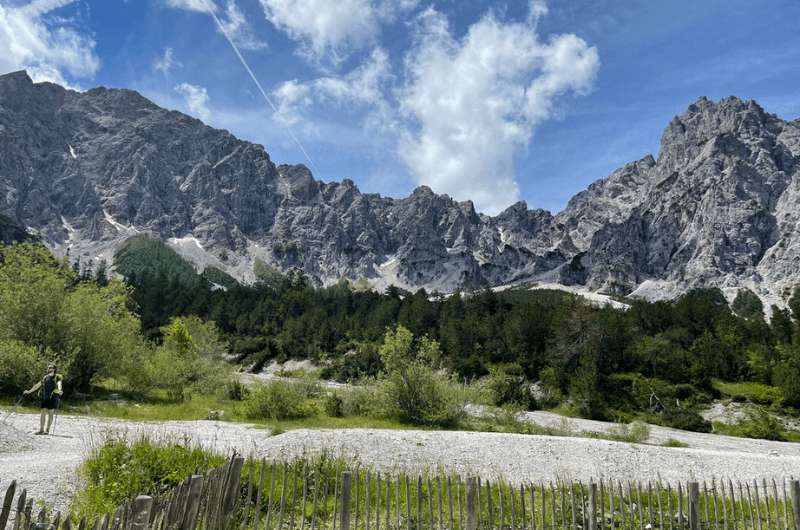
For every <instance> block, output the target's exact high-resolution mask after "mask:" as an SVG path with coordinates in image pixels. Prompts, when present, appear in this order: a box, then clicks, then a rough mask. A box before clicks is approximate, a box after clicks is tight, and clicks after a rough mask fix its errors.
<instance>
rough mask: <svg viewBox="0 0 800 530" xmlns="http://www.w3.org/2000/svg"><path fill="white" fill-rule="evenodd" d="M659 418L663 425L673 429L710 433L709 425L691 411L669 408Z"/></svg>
mask: <svg viewBox="0 0 800 530" xmlns="http://www.w3.org/2000/svg"><path fill="white" fill-rule="evenodd" d="M661 418H662V419H663V421H664V423H666V424H667V425H668V426H670V427H673V428H675V429H681V430H683V431H694V432H711V424H710V423H709V422H708V421H706V420H704V419H703V417H702V416H700V414H698V413H697V412H695V411H693V410H689V409H685V408H677V407H670V408H667V409H666V410H665V411H664V412H663V413H662V414H661Z"/></svg>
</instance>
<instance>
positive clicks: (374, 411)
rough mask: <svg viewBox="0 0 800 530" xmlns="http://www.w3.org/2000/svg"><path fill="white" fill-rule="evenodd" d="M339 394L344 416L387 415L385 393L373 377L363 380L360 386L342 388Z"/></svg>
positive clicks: (368, 416)
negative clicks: (347, 388)
mask: <svg viewBox="0 0 800 530" xmlns="http://www.w3.org/2000/svg"><path fill="white" fill-rule="evenodd" d="M339 396H340V397H341V398H342V414H343V415H344V416H363V417H366V418H385V417H386V416H388V415H389V414H388V413H387V411H388V410H389V407H388V406H387V398H386V394H384V392H383V388H382V387H381V386H380V385H378V384H376V382H375V380H374V379H367V380H363V381H362V382H361V385H360V386H357V387H355V388H352V389H349V390H343V391H342V392H341V393H340V394H339Z"/></svg>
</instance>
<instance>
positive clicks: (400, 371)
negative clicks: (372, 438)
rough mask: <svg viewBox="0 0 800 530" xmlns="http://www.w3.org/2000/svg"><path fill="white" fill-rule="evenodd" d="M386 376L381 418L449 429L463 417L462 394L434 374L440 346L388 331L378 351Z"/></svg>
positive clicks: (443, 376)
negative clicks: (385, 417)
mask: <svg viewBox="0 0 800 530" xmlns="http://www.w3.org/2000/svg"><path fill="white" fill-rule="evenodd" d="M379 353H380V356H381V361H382V362H383V366H384V368H385V370H386V371H385V373H383V374H382V377H381V379H380V387H381V390H382V392H383V395H384V396H385V401H384V406H383V407H382V408H383V410H382V415H384V416H388V417H394V418H397V419H398V420H400V421H401V422H403V423H413V424H416V425H431V426H440V427H448V426H452V425H455V424H456V423H458V421H459V420H460V419H461V418H462V417H463V416H464V405H465V404H466V403H465V400H464V393H463V391H462V388H461V387H460V385H459V384H458V383H457V382H456V381H455V380H454V379H452V378H451V377H450V376H449V375H447V374H446V373H445V372H437V371H436V370H435V369H434V366H437V365H438V363H439V361H440V357H441V352H440V350H439V343H438V342H436V341H434V340H430V339H428V338H427V337H422V338H421V339H419V340H418V341H416V342H415V340H414V335H413V334H412V333H411V332H410V331H409V330H407V329H406V328H404V327H403V326H397V328H396V329H395V330H389V331H387V333H386V335H385V336H384V339H383V344H382V345H381V347H380V349H379Z"/></svg>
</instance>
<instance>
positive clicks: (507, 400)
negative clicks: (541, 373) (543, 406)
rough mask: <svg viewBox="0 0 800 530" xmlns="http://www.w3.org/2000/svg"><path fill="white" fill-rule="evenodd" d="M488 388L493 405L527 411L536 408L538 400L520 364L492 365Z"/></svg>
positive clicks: (487, 381)
mask: <svg viewBox="0 0 800 530" xmlns="http://www.w3.org/2000/svg"><path fill="white" fill-rule="evenodd" d="M486 386H487V387H488V390H489V396H490V399H491V402H492V404H493V405H498V406H499V405H509V404H514V405H519V406H521V407H523V408H525V409H526V410H534V409H535V408H536V400H535V399H534V398H533V395H532V394H531V391H530V387H529V384H528V380H527V378H526V377H525V371H524V370H523V369H522V367H521V366H520V365H519V363H503V364H495V365H492V366H491V367H490V368H489V376H488V377H487V378H486Z"/></svg>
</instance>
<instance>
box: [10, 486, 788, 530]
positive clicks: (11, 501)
mask: <svg viewBox="0 0 800 530" xmlns="http://www.w3.org/2000/svg"><path fill="white" fill-rule="evenodd" d="M16 491H17V481H16V480H12V481H11V485H10V486H8V489H7V490H6V496H5V498H4V499H3V507H2V509H0V530H4V529H5V527H6V522H7V521H8V516H9V514H10V513H11V504H12V503H13V502H14V493H15V492H16ZM792 491H794V490H792Z"/></svg>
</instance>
